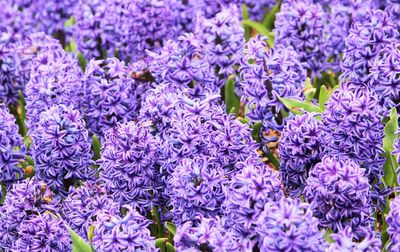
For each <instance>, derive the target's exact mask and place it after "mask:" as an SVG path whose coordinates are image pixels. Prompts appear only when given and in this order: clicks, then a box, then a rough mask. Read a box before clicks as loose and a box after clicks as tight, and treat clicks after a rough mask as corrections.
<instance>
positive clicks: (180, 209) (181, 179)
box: [167, 156, 227, 225]
mask: <svg viewBox="0 0 400 252" xmlns="http://www.w3.org/2000/svg"><path fill="white" fill-rule="evenodd" d="M226 180H227V179H226V177H224V170H223V169H221V167H220V166H218V165H216V164H215V163H214V162H213V160H212V159H211V160H210V159H209V158H208V157H201V156H196V157H194V158H193V159H182V160H181V161H180V162H179V163H178V165H177V166H176V167H175V171H174V172H173V174H172V177H171V178H170V180H169V181H168V182H167V183H168V184H167V188H168V189H167V190H168V194H169V195H170V197H171V201H170V204H171V205H172V207H173V208H172V214H173V216H174V223H176V224H178V225H180V224H181V223H184V222H186V221H188V220H193V219H194V218H196V217H198V216H204V217H205V218H213V217H215V216H218V215H221V204H222V202H223V201H224V199H225V194H224V192H223V190H222V186H223V183H225V182H226Z"/></svg>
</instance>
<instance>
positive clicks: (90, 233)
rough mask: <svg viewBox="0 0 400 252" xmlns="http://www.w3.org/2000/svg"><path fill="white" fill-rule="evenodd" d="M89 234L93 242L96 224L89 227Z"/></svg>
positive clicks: (90, 240)
mask: <svg viewBox="0 0 400 252" xmlns="http://www.w3.org/2000/svg"><path fill="white" fill-rule="evenodd" d="M87 236H88V240H89V242H90V243H92V239H93V236H94V226H93V225H91V226H90V227H89V229H88V235H87Z"/></svg>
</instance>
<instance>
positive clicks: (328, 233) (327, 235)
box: [324, 228, 334, 243]
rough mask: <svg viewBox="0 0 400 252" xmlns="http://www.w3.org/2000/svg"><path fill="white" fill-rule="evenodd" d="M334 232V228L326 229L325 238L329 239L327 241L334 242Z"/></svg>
mask: <svg viewBox="0 0 400 252" xmlns="http://www.w3.org/2000/svg"><path fill="white" fill-rule="evenodd" d="M332 233H333V231H332V229H330V228H327V229H326V230H325V235H324V238H325V240H326V241H327V242H329V243H334V240H332V238H331V234H332Z"/></svg>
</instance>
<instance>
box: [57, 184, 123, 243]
mask: <svg viewBox="0 0 400 252" xmlns="http://www.w3.org/2000/svg"><path fill="white" fill-rule="evenodd" d="M62 207H63V210H62V213H63V216H64V219H65V220H66V221H67V223H68V224H69V226H70V227H71V228H72V229H73V230H74V231H75V232H77V233H78V234H79V235H81V237H85V238H87V232H88V230H89V227H90V226H91V225H92V224H93V223H94V222H95V221H96V220H97V216H98V215H99V214H100V213H103V212H107V213H112V214H113V213H117V212H119V208H120V205H119V204H118V203H116V202H114V198H113V197H112V196H111V195H109V194H108V193H107V191H106V189H105V187H104V186H103V185H99V184H96V183H95V182H85V183H84V184H83V185H81V186H80V187H78V188H77V189H75V188H73V189H71V190H70V192H69V194H68V196H67V198H66V199H64V201H63V203H62Z"/></svg>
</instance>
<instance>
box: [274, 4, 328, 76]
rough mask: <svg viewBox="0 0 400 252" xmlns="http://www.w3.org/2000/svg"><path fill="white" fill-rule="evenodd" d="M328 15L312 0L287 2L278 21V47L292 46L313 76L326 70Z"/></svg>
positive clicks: (278, 15)
mask: <svg viewBox="0 0 400 252" xmlns="http://www.w3.org/2000/svg"><path fill="white" fill-rule="evenodd" d="M326 19H327V16H326V13H325V12H324V11H323V9H322V7H321V5H319V4H318V3H316V4H314V3H312V1H311V0H305V1H299V0H290V1H284V3H283V4H282V6H281V11H280V12H279V13H278V14H277V16H276V21H275V43H276V44H279V45H283V46H285V47H288V46H292V47H293V48H294V49H295V51H296V52H297V53H298V54H299V60H300V62H301V63H302V64H303V66H304V68H306V69H307V71H308V75H309V76H312V77H314V76H317V75H318V74H319V73H320V72H321V71H323V70H324V69H325V62H326V59H327V57H326V55H325V49H326V48H325V47H326V43H325V41H324V27H325V24H326Z"/></svg>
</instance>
